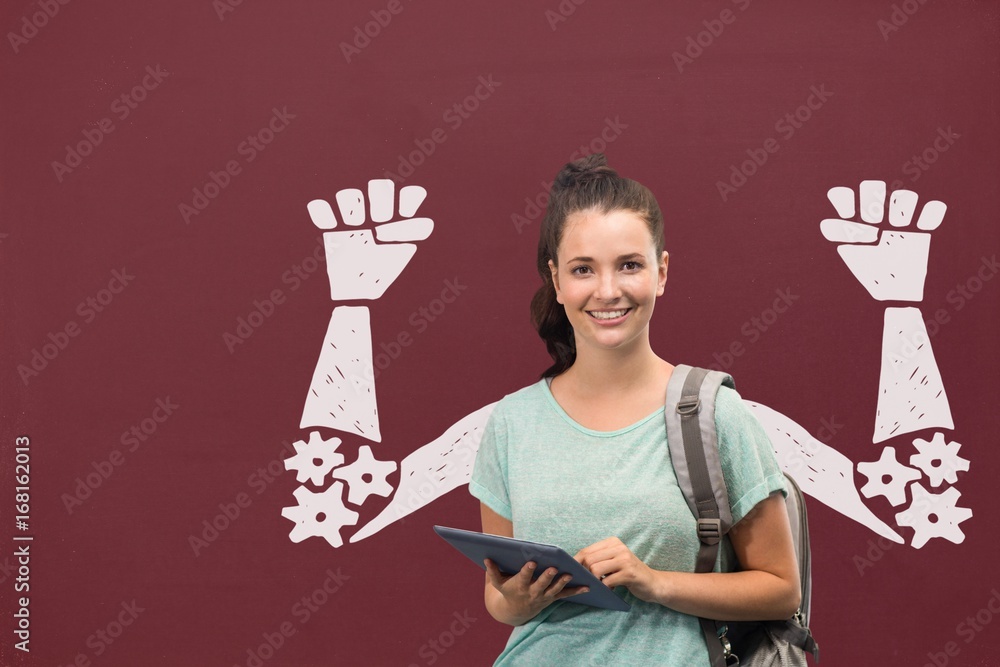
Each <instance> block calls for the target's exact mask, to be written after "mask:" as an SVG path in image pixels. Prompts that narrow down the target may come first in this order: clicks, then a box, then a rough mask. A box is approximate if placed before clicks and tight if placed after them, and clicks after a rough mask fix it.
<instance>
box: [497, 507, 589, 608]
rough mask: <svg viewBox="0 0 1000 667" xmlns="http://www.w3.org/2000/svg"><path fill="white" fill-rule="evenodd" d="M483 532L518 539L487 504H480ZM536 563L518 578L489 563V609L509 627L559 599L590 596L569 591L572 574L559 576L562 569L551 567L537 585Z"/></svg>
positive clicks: (580, 589) (526, 566) (580, 590)
mask: <svg viewBox="0 0 1000 667" xmlns="http://www.w3.org/2000/svg"><path fill="white" fill-rule="evenodd" d="M480 511H481V513H482V520H483V532H484V533H490V534H491V535H501V536H503V537H514V524H512V523H511V522H510V521H508V520H507V519H505V518H503V517H502V516H500V515H499V514H497V513H496V512H494V511H493V510H491V509H490V508H489V507H487V506H486V504H485V503H480ZM534 570H535V563H533V562H531V561H529V562H527V563H525V564H524V567H523V568H521V571H520V572H518V573H517V574H515V575H505V574H503V573H501V572H500V570H499V568H497V566H496V565H495V564H494V563H493V561H491V560H489V559H487V560H486V592H485V593H484V596H485V602H486V610H487V611H489V612H490V616H492V617H493V618H495V619H496V620H498V621H500V622H501V623H506V624H507V625H522V624H524V623H527V622H528V621H530V620H531V619H532V618H534V617H535V616H537V615H538V613H539V612H541V611H542V610H543V609H545V608H546V607H548V606H549V605H550V604H552V603H553V602H555V601H556V600H561V599H562V598H565V597H569V596H570V595H577V594H578V593H586V592H587V591H588V590H590V589H588V588H586V587H574V588H565V586H566V584H567V583H569V580H570V578H571V577H570V575H568V574H567V575H564V576H562V577H558V578H557V577H556V575H557V574H559V572H558V570H556V568H554V567H550V568H549V569H547V570H546V571H545V572H543V573H542V574H540V575H539V576H538V579H536V580H535V581H534V582H533V581H532V580H531V578H532V575H533V574H534Z"/></svg>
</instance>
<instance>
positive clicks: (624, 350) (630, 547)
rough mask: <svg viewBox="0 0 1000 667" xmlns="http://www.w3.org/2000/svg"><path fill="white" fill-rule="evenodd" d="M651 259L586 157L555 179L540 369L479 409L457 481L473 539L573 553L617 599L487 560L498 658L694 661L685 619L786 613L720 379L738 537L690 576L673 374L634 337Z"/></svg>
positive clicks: (767, 496)
mask: <svg viewBox="0 0 1000 667" xmlns="http://www.w3.org/2000/svg"><path fill="white" fill-rule="evenodd" d="M667 259H668V255H667V252H666V251H664V249H663V217H662V215H661V213H660V207H659V205H658V204H657V202H656V199H655V198H654V197H653V195H652V193H650V191H649V190H648V189H647V188H645V187H644V186H642V185H641V184H639V183H637V182H635V181H632V180H630V179H627V178H622V177H621V176H619V175H618V174H617V172H615V171H614V170H613V169H611V168H610V167H608V165H607V162H606V161H605V159H604V156H603V155H600V154H597V155H591V156H589V157H587V158H584V159H582V160H578V161H576V162H572V163H570V164H568V165H566V166H565V167H564V168H563V169H562V171H560V173H559V175H558V176H557V177H556V180H555V182H554V185H553V188H552V194H551V199H550V202H549V206H548V209H547V211H546V214H545V218H544V219H543V221H542V228H541V237H540V240H539V246H538V262H537V269H538V272H539V275H540V277H541V278H542V281H543V284H542V287H541V288H540V289H539V290H538V292H537V294H536V295H535V297H534V299H533V300H532V304H531V306H532V307H531V313H532V319H533V322H534V323H535V326H536V328H537V330H538V333H539V335H540V336H541V338H542V339H543V340H544V341H545V343H546V346H547V348H548V350H549V354H550V355H551V356H552V359H553V362H554V363H553V365H552V366H551V367H550V368H548V369H547V370H545V371H544V372H543V373H542V379H541V380H540V381H539V382H537V383H535V384H533V385H531V386H528V387H525V388H524V389H521V390H520V391H517V392H515V393H513V394H510V395H508V396H506V397H505V398H504V399H503V400H501V401H500V402H499V403H498V404H497V405H496V408H495V409H494V411H493V413H492V415H491V416H490V419H489V421H488V423H487V425H486V429H485V432H484V434H483V439H482V442H481V444H480V447H479V451H478V453H477V457H476V463H475V468H474V470H473V474H472V480H471V481H470V483H469V490H470V492H471V493H472V495H473V496H475V497H476V498H478V499H479V500H480V508H481V514H482V523H483V531H484V532H486V533H492V534H496V535H504V536H508V537H515V538H517V539H523V540H530V541H534V542H542V543H546V544H555V545H558V546H560V547H562V548H563V549H564V550H566V551H568V552H569V553H575V554H576V555H575V556H574V557H575V558H576V560H577V561H578V562H580V563H581V564H583V565H584V566H585V567H587V568H588V569H589V570H590V571H591V572H592V573H593V574H594V575H596V576H597V577H599V578H600V579H601V581H602V582H603V585H606V586H608V587H609V588H612V589H614V590H615V592H616V593H617V594H618V595H620V596H622V597H623V598H624V599H625V600H626V601H627V602H628V603H629V604H630V605H631V609H630V610H629V611H628V612H621V611H612V610H607V609H598V608H594V607H588V606H584V605H578V604H568V603H567V602H566V601H565V600H566V599H567V598H572V596H574V595H577V594H579V593H583V592H586V590H587V589H585V588H579V587H573V588H567V587H566V585H567V583H568V577H567V576H566V575H565V574H563V573H559V572H557V571H555V569H554V568H549V569H546V570H545V571H543V572H540V573H537V576H536V572H535V567H534V563H532V562H528V563H526V564H525V565H524V567H523V568H522V569H521V571H520V572H517V573H505V572H501V571H500V570H499V569H498V567H497V566H496V565H495V564H493V563H492V562H491V561H490V560H487V561H486V568H487V575H486V585H485V603H486V608H487V609H488V611H489V612H490V614H491V615H492V616H493V617H494V618H495V619H496V620H498V621H500V622H502V623H506V624H509V625H512V626H515V627H514V630H513V632H512V633H511V636H510V639H509V641H508V643H507V647H506V648H505V650H504V652H503V653H502V654H501V655H500V657H499V658H498V659H497V661H496V664H497V665H508V664H597V663H599V664H602V665H619V664H620V665H637V664H643V665H645V664H658V665H660V664H666V665H698V664H709V654H708V649H707V647H706V643H705V641H704V639H703V636H702V632H701V629H700V627H699V621H698V618H699V617H702V618H713V619H715V618H726V619H733V620H750V619H756V620H761V619H783V618H789V617H791V615H792V614H793V613H794V612H795V610H796V607H797V606H798V603H799V579H798V569H797V564H796V561H795V554H794V551H793V547H792V540H791V534H790V529H789V525H788V518H787V515H786V513H785V509H784V504H783V502H782V494H785V493H786V489H785V485H784V480H783V476H782V474H781V472H780V470H779V468H778V465H777V462H776V461H775V458H774V453H773V451H772V449H771V445H770V442H769V441H768V439H767V436H766V435H765V433H764V431H763V429H762V428H761V426H760V424H759V423H758V422H757V421H756V420H755V419H754V417H753V416H752V415H751V414H750V412H749V410H748V409H747V408H746V407H745V406H744V405H743V403H742V401H741V400H740V398H739V395H738V394H737V393H736V392H735V390H732V389H729V388H727V387H723V388H722V389H720V390H719V393H718V396H717V399H716V406H715V422H716V430H717V432H718V441H719V442H718V452H719V458H720V463H721V467H722V469H723V473H724V475H723V476H724V479H725V480H726V485H727V487H729V498H730V502H731V507H732V514H733V524H734V526H736V525H737V524H738V528H739V530H733V531H732V532H731V533H730V538H729V540H728V541H726V542H725V544H724V547H723V549H722V555H721V558H720V559H719V561H718V562H717V563H716V567H715V571H714V572H707V573H701V574H695V573H694V569H695V568H694V564H695V560H696V556H697V554H698V550H699V542H698V537H697V534H698V532H697V530H696V527H695V518H694V515H693V514H692V513H691V511H690V509H689V508H688V505H687V503H686V501H685V499H684V496H683V493H682V492H681V490H680V487H679V484H678V476H677V473H675V471H674V468H673V465H672V462H671V458H670V450H669V448H668V445H667V433H666V429H665V427H664V396H665V393H666V387H667V383H668V381H669V380H670V377H671V375H672V373H673V371H674V366H673V365H672V364H670V363H668V362H667V361H665V360H663V359H661V358H660V357H659V356H657V354H656V353H655V352H654V351H653V350H652V348H651V346H650V338H649V323H650V318H651V316H652V313H653V307H654V305H655V303H656V299H657V297H659V296H660V295H662V294H663V291H664V288H665V285H666V281H667ZM737 563H738V564H739V566H740V571H738V572H734V571H733V570H734V569H736V567H735V566H736V564H737Z"/></svg>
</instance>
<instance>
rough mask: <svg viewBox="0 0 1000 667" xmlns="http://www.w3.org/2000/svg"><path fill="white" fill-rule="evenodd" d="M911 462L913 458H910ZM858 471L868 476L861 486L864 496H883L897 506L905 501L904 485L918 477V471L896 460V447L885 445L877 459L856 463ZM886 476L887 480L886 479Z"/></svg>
mask: <svg viewBox="0 0 1000 667" xmlns="http://www.w3.org/2000/svg"><path fill="white" fill-rule="evenodd" d="M910 462H911V463H912V462H913V459H910ZM858 472H860V473H861V474H862V475H864V476H865V477H867V478H868V483H867V484H865V485H864V486H863V487H861V493H862V495H864V497H865V498H871V497H873V496H885V497H886V498H888V499H889V502H890V503H892V506H893V507H898V506H899V505H902V504H903V503H905V502H906V485H907V484H909V483H910V482H912V481H914V480H918V479H920V471H919V470H914V469H913V468H910V467H908V466H905V465H903V464H902V463H900V462H899V461H897V460H896V448H895V447H886V448H885V449H883V450H882V457H881V458H880V459H879V460H878V461H870V462H863V463H859V464H858ZM886 478H888V481H886Z"/></svg>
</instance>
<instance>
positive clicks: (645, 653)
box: [469, 380, 787, 667]
mask: <svg viewBox="0 0 1000 667" xmlns="http://www.w3.org/2000/svg"><path fill="white" fill-rule="evenodd" d="M716 426H717V429H718V434H719V454H720V458H721V461H722V469H723V473H724V475H725V479H726V486H727V488H728V491H729V500H730V504H731V506H732V514H733V521H734V523H735V522H738V521H739V520H740V519H742V518H743V517H744V516H745V515H746V514H747V512H748V511H749V510H750V509H752V508H753V507H754V506H755V505H756V504H757V503H759V502H760V501H762V500H764V499H765V498H767V497H768V496H769V495H770V494H772V493H774V492H781V493H787V492H786V490H785V483H784V477H783V475H782V473H781V470H780V468H779V467H778V464H777V461H776V460H775V456H774V452H773V450H772V449H771V445H770V442H769V441H768V439H767V436H766V435H765V433H764V430H763V428H762V427H761V426H760V424H759V423H758V422H757V420H756V419H755V418H754V416H753V415H752V414H751V413H750V411H749V409H748V408H747V407H746V406H745V405H744V404H743V402H742V400H741V399H740V396H739V394H738V393H737V392H736V391H734V390H732V389H729V388H727V387H722V388H721V389H720V390H719V394H718V398H717V400H716ZM469 491H470V492H471V493H472V495H473V496H475V497H476V498H478V499H479V500H481V501H482V502H484V503H486V505H488V506H489V507H490V508H491V509H492V510H493V511H495V512H496V513H498V514H500V515H501V516H503V517H505V518H507V519H509V520H510V521H511V522H512V523H513V524H514V537H516V538H518V539H523V540H532V541H535V542H544V543H548V544H555V545H558V546H560V547H562V548H563V549H564V550H565V551H566V552H568V553H569V554H570V555H572V554H575V553H576V552H577V551H579V550H580V549H582V548H583V547H586V546H588V545H590V544H593V543H594V542H598V541H600V540H603V539H605V538H608V537H614V536H617V537H618V538H620V539H621V540H622V542H624V543H625V544H626V545H627V546H628V547H629V549H631V550H632V552H633V553H634V554H635V555H636V556H637V557H638V558H640V559H641V560H642V561H643V562H645V563H646V564H647V565H649V566H650V567H652V568H653V569H656V570H674V571H682V572H693V571H694V565H695V558H696V556H697V553H698V537H697V531H696V529H695V519H694V515H692V514H691V510H690V509H689V508H688V505H687V503H686V502H685V500H684V496H683V494H682V493H681V490H680V487H679V486H678V485H677V478H676V476H675V474H674V469H673V466H672V465H671V463H670V453H669V451H668V448H667V434H666V428H665V426H664V422H663V408H660V409H659V410H657V411H656V412H654V413H653V414H651V415H649V416H648V417H646V418H644V419H642V420H640V421H638V422H636V423H635V424H632V425H631V426H627V427H625V428H623V429H619V430H617V431H594V430H591V429H588V428H585V427H583V426H581V425H580V424H578V423H577V422H575V421H574V420H573V419H572V418H571V417H570V416H569V415H568V414H566V412H565V411H564V410H563V409H562V408H561V407H560V406H559V404H558V403H557V402H556V400H555V398H554V397H553V396H552V393H551V391H550V390H549V387H548V383H547V382H546V381H544V380H541V381H539V382H537V383H536V384H533V385H530V386H528V387H525V388H524V389H521V390H519V391H517V392H515V393H513V394H510V395H508V396H506V397H504V398H503V399H502V400H501V401H500V402H499V403H498V404H497V406H496V408H495V409H494V411H493V413H492V415H491V416H490V418H489V421H488V422H487V424H486V429H485V432H484V434H483V439H482V442H481V443H480V446H479V452H478V454H477V455H476V462H475V466H474V468H473V472H472V479H471V481H470V482H469ZM725 544H728V542H726V543H725ZM732 560H733V556H732V550H731V548H725V549H721V550H720V564H717V567H716V570H717V571H718V570H719V569H720V568H721V569H726V568H727V566H728V563H729V562H730V561H732ZM615 592H616V593H618V594H619V595H620V596H622V597H623V598H624V599H625V600H626V601H627V602H628V603H629V604H631V605H632V609H631V610H630V611H628V612H621V611H611V610H605V609H597V608H595V607H588V606H585V605H580V604H573V603H570V602H565V601H560V602H556V603H554V604H552V605H550V606H549V607H547V608H546V609H544V610H543V611H542V612H541V613H540V614H539V615H538V616H536V617H535V618H533V619H532V620H530V621H528V622H527V623H525V624H524V625H521V626H517V627H515V628H514V629H513V632H512V633H511V635H510V639H509V640H508V642H507V646H506V648H505V649H504V651H503V653H501V655H500V656H499V657H498V658H497V660H496V663H495V665H531V666H540V667H544V666H546V665H595V666H597V665H599V666H600V667H612V666H614V665H629V666H632V665H707V664H708V650H707V649H706V647H705V640H704V637H703V635H702V633H701V628H700V627H699V625H698V619H697V618H695V617H694V616H689V615H687V614H682V613H680V612H676V611H674V610H672V609H669V608H667V607H664V606H662V605H659V604H656V603H651V602H643V601H642V600H639V599H638V598H636V597H635V596H634V595H632V594H631V593H629V592H628V590H627V589H626V588H625V587H623V586H619V587H618V588H616V589H615Z"/></svg>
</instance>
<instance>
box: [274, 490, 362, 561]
mask: <svg viewBox="0 0 1000 667" xmlns="http://www.w3.org/2000/svg"><path fill="white" fill-rule="evenodd" d="M292 495H294V496H295V500H297V501H298V503H299V504H298V505H297V506H292V507H283V508H281V516H283V517H285V518H286V519H290V520H292V521H294V522H295V527H294V528H292V532H290V533H289V534H288V538H289V539H290V540H291V541H292V542H295V543H296V544H297V543H299V542H301V541H302V540H305V539H307V538H309V537H322V538H323V539H325V540H326V541H327V542H329V543H330V546H332V547H340V546H343V544H344V540H343V538H341V537H340V529H341V528H343V527H344V526H353V525H356V524H357V523H358V513H357V512H355V511H354V510H351V509H348V508H347V507H346V506H345V505H344V484H343V482H334V483H333V486H331V487H330V488H329V489H327V490H325V491H321V492H320V493H313V492H312V491H310V490H309V489H307V488H306V487H304V486H300V487H299V488H297V489H295V491H293V492H292Z"/></svg>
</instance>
